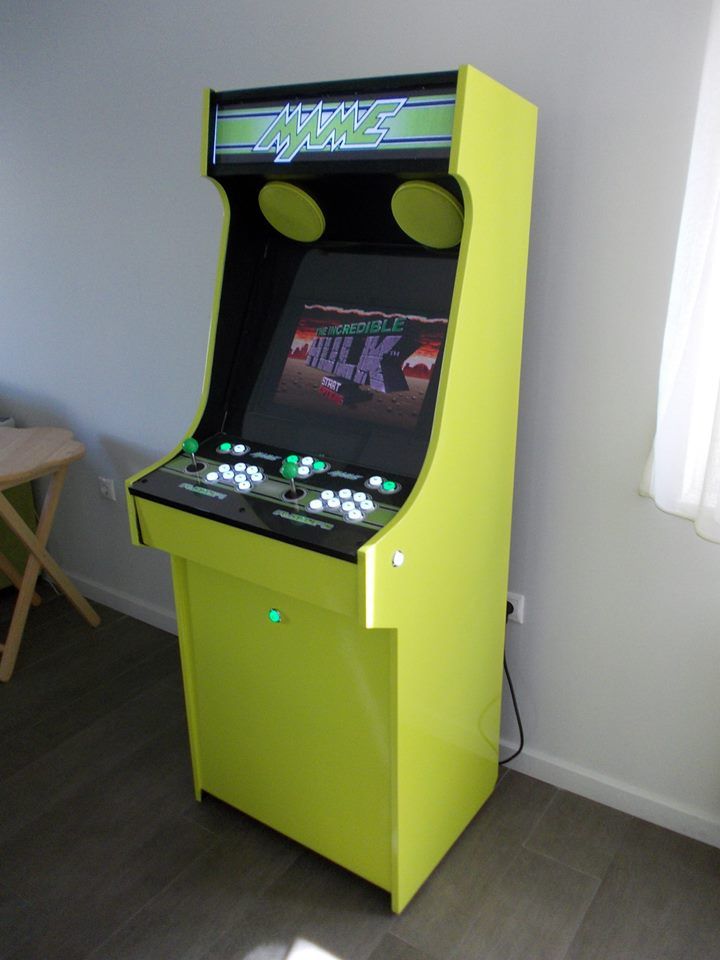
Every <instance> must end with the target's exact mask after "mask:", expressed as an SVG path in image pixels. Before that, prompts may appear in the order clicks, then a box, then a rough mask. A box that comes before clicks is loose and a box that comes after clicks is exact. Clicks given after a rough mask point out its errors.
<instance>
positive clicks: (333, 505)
mask: <svg viewBox="0 0 720 960" xmlns="http://www.w3.org/2000/svg"><path fill="white" fill-rule="evenodd" d="M327 508H328V510H339V509H340V501H339V500H338V498H337V497H333V498H332V499H331V500H328V501H327Z"/></svg>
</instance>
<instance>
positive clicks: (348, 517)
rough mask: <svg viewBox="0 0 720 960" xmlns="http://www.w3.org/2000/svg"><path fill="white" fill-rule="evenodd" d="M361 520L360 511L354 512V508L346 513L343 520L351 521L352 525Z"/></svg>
mask: <svg viewBox="0 0 720 960" xmlns="http://www.w3.org/2000/svg"><path fill="white" fill-rule="evenodd" d="M362 518H363V515H362V512H361V511H360V510H355V509H354V508H353V509H352V510H349V511H348V513H347V514H346V515H345V519H346V520H351V521H352V522H353V523H357V522H358V520H362Z"/></svg>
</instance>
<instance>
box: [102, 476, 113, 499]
mask: <svg viewBox="0 0 720 960" xmlns="http://www.w3.org/2000/svg"><path fill="white" fill-rule="evenodd" d="M98 490H99V491H100V496H101V497H103V499H105V500H117V497H116V496H115V481H114V480H113V479H112V478H111V477H98Z"/></svg>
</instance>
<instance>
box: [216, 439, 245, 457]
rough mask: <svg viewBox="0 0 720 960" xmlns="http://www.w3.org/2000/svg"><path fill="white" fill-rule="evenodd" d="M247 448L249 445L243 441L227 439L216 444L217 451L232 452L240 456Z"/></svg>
mask: <svg viewBox="0 0 720 960" xmlns="http://www.w3.org/2000/svg"><path fill="white" fill-rule="evenodd" d="M249 449H250V447H248V445H247V444H245V443H230V441H229V440H224V441H223V442H222V443H221V444H218V447H217V452H218V453H234V454H236V455H237V456H239V457H241V456H242V455H243V454H244V453H247V452H248V450H249Z"/></svg>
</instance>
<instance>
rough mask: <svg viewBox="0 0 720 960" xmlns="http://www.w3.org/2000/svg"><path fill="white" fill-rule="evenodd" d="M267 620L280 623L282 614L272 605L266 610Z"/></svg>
mask: <svg viewBox="0 0 720 960" xmlns="http://www.w3.org/2000/svg"><path fill="white" fill-rule="evenodd" d="M268 620H269V621H270V622H271V623H281V622H282V614H281V613H280V611H279V610H276V609H275V607H272V608H271V609H270V610H268Z"/></svg>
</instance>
